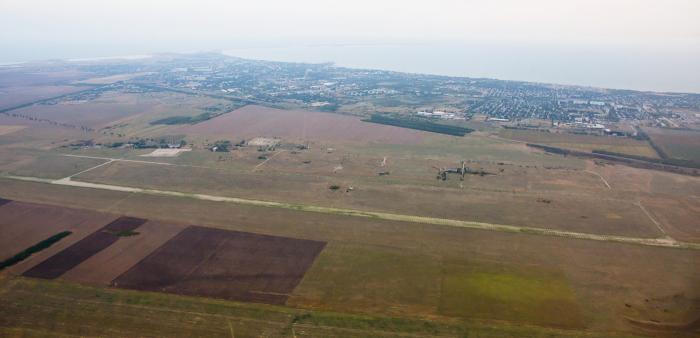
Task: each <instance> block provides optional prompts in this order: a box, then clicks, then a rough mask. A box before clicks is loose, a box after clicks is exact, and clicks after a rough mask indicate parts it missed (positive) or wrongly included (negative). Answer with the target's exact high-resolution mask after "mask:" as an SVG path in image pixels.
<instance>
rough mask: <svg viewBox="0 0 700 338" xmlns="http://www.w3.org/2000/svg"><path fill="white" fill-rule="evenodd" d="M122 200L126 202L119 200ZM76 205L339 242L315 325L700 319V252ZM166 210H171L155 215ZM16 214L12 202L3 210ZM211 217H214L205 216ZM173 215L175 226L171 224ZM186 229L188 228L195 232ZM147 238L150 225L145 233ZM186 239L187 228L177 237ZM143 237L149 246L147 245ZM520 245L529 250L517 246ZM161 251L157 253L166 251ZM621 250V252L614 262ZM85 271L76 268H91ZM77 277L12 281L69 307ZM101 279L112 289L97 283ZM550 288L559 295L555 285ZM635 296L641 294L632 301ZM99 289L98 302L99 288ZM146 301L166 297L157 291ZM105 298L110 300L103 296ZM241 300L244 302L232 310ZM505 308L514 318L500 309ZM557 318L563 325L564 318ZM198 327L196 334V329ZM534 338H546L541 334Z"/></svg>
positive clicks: (316, 275)
mask: <svg viewBox="0 0 700 338" xmlns="http://www.w3.org/2000/svg"><path fill="white" fill-rule="evenodd" d="M3 183H4V182H3ZM9 183H10V184H8V185H7V186H8V188H9V189H8V191H9V192H10V195H11V196H8V197H13V198H16V197H19V196H18V195H22V194H24V196H25V197H26V196H27V195H26V194H30V195H33V196H38V195H35V194H36V192H38V191H42V194H41V199H42V200H44V202H45V203H49V202H50V203H65V201H62V200H61V199H60V196H61V195H62V193H63V192H61V190H62V189H66V188H67V187H60V186H47V185H45V184H41V183H15V181H10V182H9ZM36 189H39V190H36ZM71 189H75V188H71ZM32 191H34V192H32ZM116 201H120V203H118V204H115V202H116ZM11 203H17V202H11ZM71 203H79V204H80V205H81V206H83V207H88V208H91V209H97V210H100V209H104V208H105V207H107V206H110V207H109V208H110V211H111V212H124V211H128V212H129V214H130V215H131V216H132V217H139V218H144V219H154V218H156V217H158V218H160V219H161V221H159V223H160V224H164V223H169V222H173V221H175V223H179V224H182V223H193V224H202V225H204V226H208V227H211V226H215V227H218V228H225V229H228V230H235V231H245V232H255V233H259V234H266V235H274V236H283V237H290V238H300V239H308V240H312V241H322V242H327V243H328V244H327V245H326V247H325V249H323V251H321V253H320V254H319V255H318V257H317V259H316V261H315V262H314V264H313V265H312V266H311V267H310V269H309V270H308V272H307V273H306V275H305V276H304V278H303V279H302V280H301V283H300V284H299V285H298V286H297V287H296V288H295V289H294V291H293V292H292V294H291V296H290V298H289V300H288V301H287V302H286V304H287V306H291V307H292V308H297V309H308V311H311V312H312V313H313V315H312V317H313V316H314V315H316V313H319V312H320V313H335V314H338V316H340V318H337V319H335V320H334V321H335V325H338V322H341V323H342V322H345V321H351V320H352V318H356V317H353V316H370V318H371V316H380V317H383V316H389V317H392V318H406V319H405V320H406V321H408V322H410V321H411V320H420V319H421V318H433V320H437V322H436V323H434V325H435V330H438V331H437V332H444V331H442V330H444V329H443V325H444V327H448V328H449V327H452V326H455V325H456V326H458V327H459V326H465V327H468V328H470V329H471V330H476V329H477V328H479V327H483V326H490V325H494V324H488V323H493V322H492V321H493V320H496V321H504V322H503V323H504V324H502V325H501V324H499V325H496V329H497V330H507V327H508V325H507V324H505V323H528V324H529V325H534V326H532V327H533V328H534V330H535V332H540V331H539V330H544V331H541V332H540V333H542V332H547V330H561V329H564V330H565V331H564V332H570V334H574V333H573V332H580V331H578V330H585V331H589V332H601V330H602V331H605V332H608V333H609V334H610V335H611V336H615V335H617V334H615V333H614V332H619V334H622V332H637V333H640V332H646V331H645V330H646V329H643V328H640V327H638V326H637V325H636V324H634V323H631V322H629V321H627V320H626V319H625V318H627V316H633V318H635V319H640V320H648V319H654V318H662V319H663V320H665V321H668V322H674V323H675V322H683V321H685V320H687V319H689V318H692V317H693V314H692V313H697V312H694V311H696V310H693V305H692V304H693V299H695V297H698V295H697V294H696V292H697V291H698V290H697V289H696V288H695V287H694V286H695V285H697V283H696V282H697V280H698V278H700V276H699V275H697V272H696V271H695V270H694V269H689V267H691V266H693V265H694V264H693V262H694V261H695V260H697V259H698V257H697V252H696V251H694V250H690V251H686V250H678V249H666V248H652V247H645V246H638V245H630V244H626V245H623V244H615V243H607V242H597V241H588V240H575V239H564V238H556V237H542V236H537V235H527V234H520V235H517V234H508V233H498V232H491V231H475V230H464V229H458V228H451V227H444V226H433V225H421V224H410V223H405V222H392V221H383V220H376V221H372V222H366V221H365V220H363V219H358V218H357V217H352V216H340V215H323V214H309V213H306V212H295V211H285V210H276V209H269V208H261V207H244V206H235V205H230V206H226V207H225V208H221V207H218V206H217V204H219V203H220V202H197V201H182V199H181V198H175V197H155V196H138V195H128V194H125V193H118V192H109V193H107V194H95V191H93V190H92V189H77V190H76V191H75V194H74V199H73V200H72V202H71ZM156 205H158V206H159V207H157V208H153V207H152V206H156ZM6 206H8V205H5V206H2V207H0V209H1V208H4V207H6ZM205 209H206V210H211V211H210V212H207V213H202V212H198V210H205ZM168 218H172V219H171V220H170V221H168ZM175 219H176V220H175ZM149 222H151V221H149ZM103 224H104V223H103ZM264 225H267V226H264ZM143 226H145V224H144V225H142V227H143ZM178 229H180V230H179V231H182V230H181V229H183V228H182V227H178ZM139 230H140V228H138V229H137V230H136V231H139ZM176 231H178V230H174V231H170V233H171V234H172V233H173V232H176ZM142 235H145V231H144V233H141V234H139V235H136V236H133V237H124V238H122V239H120V240H119V241H117V242H116V243H115V244H113V245H112V246H110V247H108V248H106V249H104V250H105V251H107V250H112V251H111V253H110V254H109V255H105V257H103V258H101V259H100V260H99V261H101V262H109V260H105V258H106V256H114V257H115V259H116V260H117V261H115V263H118V261H119V260H120V259H123V258H119V256H124V255H120V254H119V252H118V251H114V250H113V249H115V248H114V246H116V245H120V244H121V243H124V245H123V246H122V250H126V252H129V255H131V252H132V251H131V250H129V248H131V247H132V246H131V245H126V241H130V240H136V239H137V238H138V237H139V236H142ZM167 236H172V235H167ZM167 236H166V237H167ZM173 238H174V237H171V239H170V240H172V239H173ZM140 241H141V243H144V239H141V240H140ZM168 241H169V240H168ZM132 243H135V242H132ZM166 243H167V242H166ZM508 243H518V244H517V246H516V247H513V246H511V245H508ZM161 247H163V246H161ZM151 250H155V251H157V250H156V248H153V249H151ZM105 251H103V253H104V252H105ZM146 251H147V250H139V252H140V253H138V255H148V253H147V252H146ZM155 251H152V252H155ZM613 252H614V253H615V254H612V253H613ZM129 255H127V256H129ZM96 257H97V255H94V256H92V257H91V258H90V259H88V260H86V261H85V262H84V263H87V262H89V261H90V260H94V259H95V258H96ZM150 257H154V256H153V255H151V256H150ZM37 258H39V257H37ZM37 261H38V259H36V260H35V259H34V257H32V258H31V259H30V261H29V262H34V263H35V264H36V263H37ZM131 261H132V263H131V264H136V266H138V264H141V263H139V260H137V259H133V258H132V259H131ZM29 262H28V263H29ZM95 263H97V261H95V262H93V265H92V268H91V269H83V271H84V272H86V271H90V270H92V271H94V269H97V266H100V265H98V264H95ZM81 265H82V264H81ZM81 265H78V266H77V267H76V268H74V269H77V268H80V266H81ZM119 265H120V266H121V267H120V268H119V269H121V270H123V269H124V268H125V267H124V266H123V265H122V264H119ZM592 267H595V268H592ZM107 269H111V267H110V266H109V265H101V267H100V269H98V271H99V270H107ZM93 273H94V272H93ZM656 273H663V274H664V275H665V276H667V278H665V279H663V280H660V279H655V278H653V277H652V276H653V275H655V274H656ZM74 276H75V275H73V276H71V275H70V271H69V273H67V274H65V275H64V277H62V278H61V280H64V282H58V283H53V282H52V283H49V284H42V283H43V282H42V283H39V282H33V281H31V280H30V281H25V280H24V279H19V280H17V277H9V276H6V278H10V279H9V280H8V282H7V283H10V284H9V285H13V286H12V287H17V288H20V289H21V288H24V287H31V286H34V287H39V288H42V289H43V290H44V291H42V293H41V294H46V297H56V296H57V297H59V298H47V299H55V301H54V302H56V301H58V300H59V299H65V301H68V302H70V300H75V299H76V298H73V297H76V295H74V294H71V292H73V291H70V290H74V291H75V290H85V289H84V288H81V287H78V286H72V284H65V283H68V282H70V281H71V280H73V279H72V278H74ZM620 278H622V279H623V280H625V281H626V282H625V284H624V287H621V288H617V287H612V285H620V284H619V279H620ZM652 281H653V282H652ZM37 283H39V284H37ZM83 283H84V282H83ZM99 283H102V282H98V283H94V282H93V283H88V284H91V285H95V284H99ZM543 283H545V284H544V285H553V286H556V287H552V288H549V287H547V288H543V287H542V285H543ZM661 285H674V288H673V290H674V291H673V292H671V291H670V290H665V289H664V288H663V287H660V286H661ZM513 288H516V289H517V290H527V291H528V293H527V294H520V293H518V292H516V291H515V290H514V289H513ZM627 290H634V291H633V292H631V293H630V292H628V291H627ZM100 292H107V294H111V295H113V296H108V298H107V299H115V298H113V297H124V296H126V295H133V294H131V293H126V294H122V293H119V292H117V293H116V294H115V293H114V292H116V291H100ZM504 292H511V293H515V294H517V295H519V296H518V297H512V298H504V297H500V298H499V297H498V295H503V293H504ZM89 293H90V294H93V296H94V293H93V292H92V291H90V292H89ZM12 294H15V295H16V293H12ZM98 294H99V293H98ZM20 295H21V293H20ZM52 295H54V296H52ZM15 297H16V296H12V297H11V298H9V299H10V300H5V301H7V302H10V301H11V302H13V303H12V304H17V305H10V304H7V305H8V306H10V308H12V309H15V310H14V311H13V312H12V313H14V315H13V316H19V315H21V314H22V313H24V312H23V311H19V310H16V309H17V308H16V306H20V304H25V305H27V306H30V307H31V306H32V305H30V304H32V303H31V302H36V301H37V300H30V299H25V300H22V299H21V298H19V299H18V298H15ZM42 297H43V296H42ZM81 297H82V296H81ZM142 297H146V299H161V300H163V299H165V298H162V297H161V296H155V295H154V296H150V295H148V294H144V295H143V296H142ZM173 297H176V296H173ZM5 299H7V298H5ZM32 299H33V298H32ZM40 299H44V298H40ZM77 299H84V298H77ZM98 299H103V298H102V296H100V298H98ZM168 299H169V298H168ZM198 299H200V298H197V300H186V301H185V300H184V299H183V302H185V303H189V305H186V309H189V310H186V311H195V312H196V311H199V310H197V309H199V308H200V306H203V305H197V304H200V303H199V302H208V301H204V300H201V301H200V300H198ZM459 299H470V300H475V299H476V300H479V301H480V302H484V303H487V304H490V306H489V307H482V306H478V307H476V306H473V305H472V307H465V306H466V304H474V303H473V301H470V302H467V303H466V304H465V305H459V304H460V303H459ZM645 299H654V301H653V302H654V304H653V305H650V304H647V302H645ZM144 301H145V302H148V304H149V307H150V306H151V305H152V304H151V303H150V302H151V301H147V300H145V299H144ZM103 302H104V300H100V301H99V303H97V304H94V305H91V308H93V309H99V310H97V311H98V312H97V313H103V311H107V313H114V311H117V310H118V309H120V308H121V306H118V305H113V304H112V303H111V301H108V302H106V303H103ZM191 302H194V303H191ZM54 304H56V305H55V306H66V305H59V304H65V303H54ZM88 304H93V303H88ZM219 304H229V303H219ZM234 304H236V303H231V305H221V306H234ZM482 304H483V303H482ZM518 304H521V305H518ZM535 304H552V306H554V305H553V304H559V305H556V306H561V307H563V308H565V309H567V312H566V313H567V316H566V317H562V316H557V317H552V316H551V313H548V312H546V311H545V310H547V309H552V308H557V307H556V306H554V307H550V306H536V305H535ZM626 304H629V305H630V307H628V306H627V305H626ZM658 304H663V307H661V308H657V306H658ZM52 306H54V305H52ZM235 306H240V307H244V308H245V307H247V305H235ZM499 306H500V307H501V308H508V309H510V310H509V311H498V309H499ZM533 306H535V307H534V308H533ZM95 307H97V308H95ZM3 308H5V309H7V308H8V307H6V306H4V307H3ZM68 308H70V307H68ZM533 309H541V310H537V311H534V310H533ZM664 309H665V310H664ZM76 310H77V309H76ZM134 310H135V309H131V311H134ZM143 310H144V311H148V313H150V314H149V316H152V315H154V311H155V310H153V309H150V308H144V309H143ZM183 310H184V309H183ZM80 311H82V310H80ZM80 311H79V312H80ZM139 311H140V310H139ZM290 311H294V310H290ZM533 311H534V312H533ZM543 311H544V312H543ZM116 313H119V312H116ZM155 313H159V312H158V311H156V312H155ZM341 313H351V314H353V315H350V316H349V317H348V318H347V319H341V318H345V317H343V316H348V315H340V314H341ZM205 317H206V316H205ZM6 318H7V317H6ZM9 318H16V317H9ZM363 318H368V317H363ZM552 318H558V319H556V320H555V321H554V322H553V321H552ZM25 320H27V319H25ZM464 320H467V321H466V322H465V321H464ZM231 321H232V325H234V327H238V326H241V325H242V326H246V323H247V322H246V321H245V320H243V319H240V318H236V319H231ZM30 322H31V321H30ZM28 323H29V322H28ZM442 323H444V324H442ZM111 325H113V326H112V327H115V329H117V330H129V327H131V326H129V327H124V326H120V324H118V322H115V323H112V324H111ZM188 325H190V324H188ZM217 325H218V324H217ZM264 326H265V327H266V328H269V326H266V325H264ZM281 326H283V325H281ZM188 327H189V328H190V329H195V327H194V326H188ZM224 327H226V326H224ZM538 328H542V329H538ZM547 328H549V329H547ZM375 329H377V330H379V328H375ZM387 329H388V330H389V331H391V332H394V333H395V332H400V328H399V327H394V326H392V325H389V326H388V327H387V326H383V327H382V330H387ZM93 330H94V328H93ZM258 330H260V328H258ZM370 330H371V329H370ZM590 330H592V331H590ZM640 330H641V331H640ZM256 332H261V331H256ZM448 332H449V331H448ZM476 332H479V331H476ZM496 332H499V331H496ZM501 332H503V331H501ZM654 332H656V331H654ZM661 333H663V331H662V332H661ZM561 334H564V333H561ZM657 334H658V332H657ZM678 334H680V335H681V336H683V335H684V334H682V333H678V332H677V331H674V332H673V333H672V334H671V333H669V335H670V336H675V335H678ZM321 335H322V334H321ZM426 335H431V334H426ZM447 335H450V334H447ZM533 335H535V336H536V334H535V333H533ZM574 335H575V334H574ZM496 336H498V334H496Z"/></svg>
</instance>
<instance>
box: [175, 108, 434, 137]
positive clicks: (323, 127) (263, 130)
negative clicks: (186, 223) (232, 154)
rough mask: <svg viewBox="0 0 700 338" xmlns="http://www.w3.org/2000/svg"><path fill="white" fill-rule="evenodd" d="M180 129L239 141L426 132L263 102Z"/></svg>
mask: <svg viewBox="0 0 700 338" xmlns="http://www.w3.org/2000/svg"><path fill="white" fill-rule="evenodd" d="M181 132H182V133H184V134H194V135H200V136H207V137H213V136H216V137H221V138H228V139H231V140H236V141H238V140H239V139H250V138H253V137H257V136H263V137H280V138H282V139H284V140H288V141H306V140H314V141H338V142H341V143H343V142H349V143H363V144H364V143H368V142H382V143H390V144H416V143H420V142H421V141H422V140H423V137H424V136H425V135H426V134H427V133H426V132H421V131H417V130H410V129H405V128H399V127H392V126H385V125H380V124H375V123H367V122H362V121H361V120H360V119H359V118H357V117H352V116H345V115H339V114H331V113H319V112H311V111H303V110H281V109H274V108H268V107H261V106H245V107H243V108H240V109H237V110H235V111H233V112H230V113H228V114H224V115H222V116H219V117H217V118H214V119H211V120H209V121H205V122H202V123H198V124H196V125H192V126H186V127H182V128H181Z"/></svg>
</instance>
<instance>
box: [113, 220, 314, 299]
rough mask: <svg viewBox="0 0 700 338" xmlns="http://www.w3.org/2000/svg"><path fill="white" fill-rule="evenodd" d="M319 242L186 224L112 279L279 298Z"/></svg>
mask: <svg viewBox="0 0 700 338" xmlns="http://www.w3.org/2000/svg"><path fill="white" fill-rule="evenodd" d="M325 244H326V243H325V242H319V241H312V240H302V239H294V238H287V237H278V236H268V235H260V234H253V233H247V232H238V231H226V230H219V229H211V228H204V227H198V226H191V227H188V228H187V229H185V230H183V231H182V232H180V233H179V234H178V235H177V236H175V237H174V238H173V239H171V240H170V241H168V242H167V243H165V244H164V245H163V246H162V247H160V248H159V249H158V250H156V251H155V252H153V253H152V254H151V255H149V256H148V257H146V258H145V259H144V260H142V261H141V262H140V263H139V264H137V265H136V266H134V267H133V268H131V269H130V270H129V271H127V272H126V273H124V274H123V275H121V276H119V277H118V278H117V279H115V280H114V281H113V282H112V285H114V286H116V287H120V288H129V289H137V290H148V291H164V292H170V293H176V294H183V295H193V296H205V297H214V298H223V299H231V300H240V301H253V302H262V303H270V304H284V303H285V302H286V300H287V297H288V296H289V294H290V293H291V292H292V291H293V290H294V288H295V287H296V286H297V284H299V282H300V281H301V279H302V277H303V276H304V274H305V273H306V270H307V269H308V268H309V267H310V266H311V264H312V263H313V262H314V260H315V258H316V256H317V255H318V254H319V253H320V252H321V250H322V249H323V248H324V247H325Z"/></svg>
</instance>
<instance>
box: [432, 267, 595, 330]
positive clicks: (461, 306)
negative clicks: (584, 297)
mask: <svg viewBox="0 0 700 338" xmlns="http://www.w3.org/2000/svg"><path fill="white" fill-rule="evenodd" d="M440 313H442V314H445V315H452V316H462V317H473V318H484V319H502V320H508V321H514V322H526V323H531V324H538V325H548V326H556V327H582V325H583V322H582V318H581V316H580V313H579V308H578V305H577V301H576V299H575V297H574V293H573V291H572V289H571V288H570V286H569V285H568V283H567V281H566V280H565V279H564V278H563V277H562V276H559V275H557V274H555V273H552V272H544V271H538V270H537V269H534V268H510V267H505V266H498V265H483V264H474V263H446V264H445V265H444V266H443V278H442V294H441V297H440Z"/></svg>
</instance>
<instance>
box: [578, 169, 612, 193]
mask: <svg viewBox="0 0 700 338" xmlns="http://www.w3.org/2000/svg"><path fill="white" fill-rule="evenodd" d="M584 171H585V172H587V173H590V174H593V175H596V176H598V177H600V180H601V181H603V183H605V186H606V187H608V190H612V187H611V186H610V184H609V183H608V181H607V180H606V179H605V177H603V175H601V174H599V173H597V172H595V171H593V170H584Z"/></svg>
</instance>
